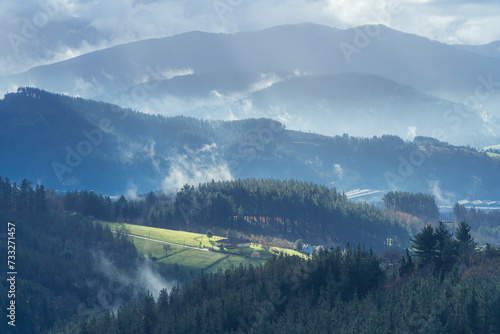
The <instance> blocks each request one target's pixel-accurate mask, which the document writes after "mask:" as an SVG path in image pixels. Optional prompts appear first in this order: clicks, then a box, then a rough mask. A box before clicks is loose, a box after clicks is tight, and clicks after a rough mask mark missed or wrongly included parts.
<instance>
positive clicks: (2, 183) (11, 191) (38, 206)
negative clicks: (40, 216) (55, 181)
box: [0, 177, 47, 214]
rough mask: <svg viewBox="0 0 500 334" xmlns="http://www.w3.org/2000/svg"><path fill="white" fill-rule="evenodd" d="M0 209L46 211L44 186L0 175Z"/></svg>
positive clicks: (21, 211) (9, 210)
mask: <svg viewBox="0 0 500 334" xmlns="http://www.w3.org/2000/svg"><path fill="white" fill-rule="evenodd" d="M0 210H1V211H4V212H10V213H17V212H19V213H32V214H35V213H42V212H46V211H47V201H46V193H45V187H44V186H43V185H38V184H37V185H35V186H33V184H32V183H31V182H30V181H28V180H26V179H23V180H22V181H21V183H20V184H17V183H15V182H11V181H10V180H9V179H8V178H5V179H3V178H2V177H0Z"/></svg>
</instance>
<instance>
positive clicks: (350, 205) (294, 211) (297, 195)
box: [60, 179, 410, 251]
mask: <svg viewBox="0 0 500 334" xmlns="http://www.w3.org/2000/svg"><path fill="white" fill-rule="evenodd" d="M61 201H62V202H61V203H60V204H61V205H62V206H63V207H64V209H65V210H69V211H76V212H80V213H82V214H83V215H92V216H94V217H95V218H99V219H103V220H111V221H125V222H133V223H136V224H144V225H150V226H156V227H164V228H175V229H182V230H193V231H198V232H205V231H206V230H207V229H212V230H216V231H220V232H221V233H225V234H234V233H236V234H239V235H241V234H244V235H246V236H251V235H266V236H273V237H279V238H282V239H287V240H290V241H292V242H294V241H295V240H297V239H303V241H304V242H307V243H312V244H320V245H332V246H342V247H344V246H345V245H346V244H347V242H350V241H351V242H356V243H360V244H363V245H365V246H366V247H373V248H374V249H376V250H377V251H383V250H384V249H386V248H390V247H397V248H400V249H402V248H404V247H407V246H408V244H409V238H410V235H409V232H408V229H407V228H406V227H405V226H403V225H401V224H400V223H399V222H398V220H396V219H395V218H393V217H392V216H390V215H388V214H386V213H384V212H383V211H382V210H381V209H379V208H376V207H374V206H373V205H368V204H365V203H354V202H350V201H348V200H347V198H346V196H345V195H344V194H341V193H338V192H337V191H336V190H335V189H332V188H328V187H325V186H319V185H316V184H313V183H307V182H299V181H294V180H287V181H279V180H262V179H259V180H258V179H245V180H235V181H224V182H214V181H212V182H208V183H203V184H199V185H198V186H196V187H195V186H189V185H185V186H184V187H183V188H182V189H181V190H180V191H179V192H178V193H177V194H176V195H175V196H174V197H173V198H170V197H168V196H165V195H164V194H155V193H153V192H150V193H148V194H147V195H146V196H145V197H144V198H143V199H142V200H135V201H133V200H132V201H129V200H127V199H125V197H124V196H121V197H120V198H119V199H118V200H117V201H112V200H111V199H110V198H109V197H104V196H100V195H96V194H95V193H92V192H87V191H83V192H68V193H66V194H65V195H64V196H63V198H62V199H61Z"/></svg>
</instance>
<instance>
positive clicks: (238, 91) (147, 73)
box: [0, 24, 500, 147]
mask: <svg viewBox="0 0 500 334" xmlns="http://www.w3.org/2000/svg"><path fill="white" fill-rule="evenodd" d="M464 48H465V47H461V46H453V45H445V44H442V43H438V42H435V41H431V40H429V39H426V38H423V37H419V36H416V35H412V34H407V33H403V32H400V31H396V30H393V29H390V28H388V27H385V26H382V25H377V26H361V27H357V28H352V29H345V30H339V29H333V28H330V27H327V26H321V25H315V24H299V25H285V26H278V27H273V28H268V29H265V30H262V31H256V32H241V33H236V34H213V33H204V32H189V33H183V34H179V35H175V36H171V37H165V38H156V39H149V40H143V41H139V42H133V43H128V44H124V45H119V46H115V47H112V48H108V49H104V50H100V51H95V52H92V53H89V54H85V55H82V56H79V57H75V58H72V59H69V60H66V61H63V62H59V63H55V64H51V65H46V66H40V67H35V68H32V69H30V70H29V71H27V72H24V73H20V74H17V75H11V76H4V77H0V87H2V91H4V92H5V91H12V90H13V88H15V87H19V86H28V85H30V86H37V87H40V88H42V89H45V90H50V91H53V92H57V93H63V94H69V95H76V96H81V97H84V98H92V99H97V100H101V101H105V102H110V103H115V104H118V105H120V106H123V107H131V108H134V109H136V110H140V111H144V112H148V113H153V114H162V115H166V116H175V115H180V114H183V115H189V116H192V117H197V118H203V119H222V120H232V119H235V118H237V119H241V118H249V117H267V118H273V119H277V120H281V121H282V120H283V119H286V118H287V117H288V118H290V119H291V121H290V122H289V124H287V126H289V127H290V128H291V129H295V130H299V129H304V127H303V126H299V124H303V123H304V120H305V119H307V122H306V127H307V130H311V131H314V132H318V133H322V134H325V135H337V134H342V133H344V132H349V133H351V132H352V131H351V130H352V128H355V129H358V128H359V126H358V124H354V125H352V126H350V127H349V126H348V125H351V124H347V126H348V127H347V128H344V130H343V131H342V132H338V131H339V127H340V125H342V127H343V126H344V125H346V124H345V122H340V124H339V126H337V127H328V126H326V125H325V123H332V119H331V118H329V117H326V118H325V113H328V112H331V113H334V114H335V115H338V114H341V113H343V114H344V117H348V118H351V119H352V118H354V117H362V118H366V122H365V123H370V124H373V127H374V128H376V129H377V130H378V131H375V130H374V129H372V128H370V127H363V129H364V130H365V131H366V132H365V133H364V134H363V135H364V136H373V135H381V134H384V133H388V134H396V133H397V134H398V135H401V133H400V132H407V131H408V127H409V126H411V127H412V129H414V128H416V130H414V131H416V133H417V135H423V136H435V134H433V133H432V130H435V128H436V127H434V128H432V129H430V130H429V128H430V127H432V126H429V125H428V124H434V123H435V122H441V123H443V122H445V127H444V128H443V130H444V131H446V132H447V133H448V138H447V141H449V142H451V143H453V144H458V145H462V144H466V145H474V146H477V147H479V146H487V145H493V144H497V142H498V139H497V137H496V136H497V135H496V134H497V133H498V121H497V119H496V117H498V116H499V115H498V111H497V110H498V105H499V101H500V97H499V94H498V79H497V78H500V71H499V68H500V59H498V58H496V57H491V52H493V51H491V52H490V51H488V50H493V49H494V46H491V47H490V46H488V47H486V46H485V47H479V46H478V47H470V48H465V49H464ZM481 50H483V51H481ZM484 50H485V51H484ZM363 75H366V76H365V77H364V78H363V77H362V76H363ZM368 75H372V76H373V77H370V78H368ZM297 77H299V78H297ZM340 78H342V80H345V81H346V82H347V84H346V85H343V84H342V83H341V84H340V88H341V89H339V83H338V81H339V79H340ZM387 80H390V81H392V83H389V84H388V81H387ZM335 81H337V82H335ZM311 82H315V83H311ZM277 83H280V85H279V87H277V88H276V89H273V88H274V87H273V85H275V84H277ZM318 86H321V87H324V88H325V90H323V94H320V96H317V95H315V94H313V93H314V91H311V89H312V87H314V89H315V90H317V89H318ZM389 86H393V87H395V88H394V89H388V88H390V87H389ZM384 88H385V89H384ZM262 90H264V92H262ZM319 90H321V88H320V89H319ZM361 90H362V91H363V92H364V93H365V94H361V95H362V96H360V93H362V92H360V91H361ZM410 90H412V91H411V92H410ZM335 92H342V94H341V95H340V94H335ZM367 92H371V93H372V94H366V93H367ZM273 93H277V94H278V95H277V96H275V95H274V94H273ZM408 94H410V96H408ZM283 95H284V96H285V97H288V98H290V100H294V103H292V102H290V100H286V101H283V99H282V97H283ZM264 97H265V98H266V100H265V102H263V101H262V100H261V99H262V98H264ZM361 97H363V98H367V99H366V100H363V101H364V104H361V105H360V103H359V101H360V98H361ZM408 97H409V98H410V99H409V101H411V103H406V104H404V103H402V104H398V102H399V101H404V100H405V99H406V98H408ZM294 98H295V99H294ZM296 100H299V101H298V102H299V103H298V105H296V103H295V102H296ZM453 103H461V104H464V105H466V106H467V107H464V106H463V105H456V104H453ZM469 107H470V108H472V109H470V108H469ZM469 109H470V110H469ZM396 110H397V115H398V117H392V118H389V116H391V115H390V114H394V113H395V112H396ZM374 111H375V113H374ZM353 112H356V114H355V115H354V116H352V113H353ZM385 113H388V115H385ZM345 114H347V116H346V115H345ZM384 116H387V117H384ZM415 118H419V121H420V123H424V122H425V124H427V126H425V125H423V126H419V125H420V123H419V124H418V125H417V123H415V122H412V121H413V120H414V119H415ZM325 119H326V120H327V122H325V121H323V120H325ZM389 119H390V122H387V120H389ZM471 119H472V121H471ZM458 123H460V124H458ZM457 124H458V125H459V126H462V128H460V129H458V130H457V128H456V127H457ZM463 125H467V126H466V127H465V128H463ZM401 129H404V131H403V130H401ZM457 131H459V132H460V133H462V134H463V133H464V132H465V135H460V134H458V133H453V132H457ZM471 134H472V135H471Z"/></svg>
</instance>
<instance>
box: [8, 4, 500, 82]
mask: <svg viewBox="0 0 500 334" xmlns="http://www.w3.org/2000/svg"><path fill="white" fill-rule="evenodd" d="M0 17H1V20H0V75H3V74H12V73H18V72H21V71H24V70H27V69H28V68H30V67H33V66H36V65H41V64H48V63H53V62H56V61H61V60H64V59H68V58H71V57H74V56H77V55H80V54H83V53H87V52H91V51H94V50H98V49H102V48H106V47H109V46H113V45H117V44H121V43H126V42H130V41H136V40H141V39H145V38H151V37H165V36H171V35H175V34H179V33H182V32H187V31H193V30H200V31H207V32H223V33H234V32H239V31H253V30H261V29H264V28H268V27H271V26H276V25H282V24H296V23H303V22H312V23H318V24H324V25H327V26H330V27H334V28H339V29H344V28H351V27H354V26H359V25H363V24H373V23H378V24H384V25H387V26H389V27H391V28H393V29H397V30H401V31H404V32H409V33H414V34H417V35H421V36H425V37H428V38H430V39H433V40H438V41H441V42H443V43H447V44H486V43H489V42H492V41H495V40H500V3H499V2H497V1H493V0H480V1H466V0H440V1H438V0H381V1H380V0H279V1H278V0H252V1H250V0H189V1H181V0H136V1H134V0H106V1H97V0H25V1H13V0H6V1H2V2H1V3H0Z"/></svg>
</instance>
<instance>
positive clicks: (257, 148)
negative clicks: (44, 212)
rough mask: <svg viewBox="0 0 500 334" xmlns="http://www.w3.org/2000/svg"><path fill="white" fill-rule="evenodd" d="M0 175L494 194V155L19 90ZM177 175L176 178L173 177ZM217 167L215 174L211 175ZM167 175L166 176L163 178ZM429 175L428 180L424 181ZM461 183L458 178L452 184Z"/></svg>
mask: <svg viewBox="0 0 500 334" xmlns="http://www.w3.org/2000/svg"><path fill="white" fill-rule="evenodd" d="M0 124H9V126H7V127H4V128H2V131H0V155H1V156H5V157H9V159H7V160H5V161H3V164H2V173H3V174H4V175H9V176H10V177H11V178H12V179H16V180H20V179H22V178H29V179H31V180H43V183H44V184H45V186H46V187H47V188H54V189H57V190H59V191H74V190H88V191H90V190H94V191H96V192H98V193H103V194H109V195H116V194H121V193H127V190H130V189H133V188H134V187H133V186H132V185H134V186H135V187H137V192H138V193H146V192H147V191H150V190H153V191H165V192H167V193H175V192H176V191H177V190H178V188H179V186H182V185H183V184H184V183H190V184H197V183H199V182H206V181H208V180H210V179H212V178H214V179H238V178H240V179H245V178H249V177H253V178H266V179H267V178H275V179H280V180H284V179H295V180H303V181H308V182H309V181H310V182H314V183H316V184H321V185H333V186H335V187H336V188H337V189H342V190H344V191H348V190H352V189H378V190H396V189H397V190H400V191H411V192H423V193H428V192H429V191H430V189H429V182H431V184H433V185H436V186H438V187H439V188H440V189H442V191H443V193H447V192H450V193H454V194H456V198H455V199H453V201H455V200H461V199H464V198H468V199H472V200H474V199H477V198H485V199H487V198H491V199H494V200H495V199H496V198H498V197H500V193H499V189H498V187H495V186H494V185H495V184H499V183H500V179H499V178H500V160H498V159H496V158H493V157H489V156H488V155H487V153H486V152H482V151H479V150H476V149H474V148H470V147H457V146H452V145H448V144H447V143H446V142H443V140H444V139H445V137H444V136H443V138H438V139H441V140H438V139H436V138H428V137H420V136H417V137H415V138H414V139H413V140H411V141H405V140H403V139H402V138H400V137H398V136H394V135H382V136H376V137H371V138H355V137H352V136H349V135H348V134H338V135H335V136H323V135H319V134H314V133H305V132H300V131H291V130H287V129H285V126H284V125H283V124H282V123H280V122H278V121H276V120H271V119H247V120H238V121H215V120H201V119H195V118H190V117H183V116H178V117H163V116H160V115H147V114H144V113H140V112H137V111H133V110H130V109H123V108H120V107H118V106H116V105H111V104H108V103H102V102H96V101H91V100H85V99H81V98H72V97H69V96H64V95H58V94H52V93H49V92H45V91H43V90H40V89H36V88H19V90H18V92H16V93H12V94H7V95H5V97H4V98H3V99H1V100H0ZM173 174H175V175H176V178H177V179H179V180H182V181H181V184H180V185H179V184H177V182H173V181H176V180H172V179H171V178H169V176H171V175H173ZM214 174H215V175H214ZM168 180H170V181H171V182H166V181H168ZM424 180H425V181H424ZM457 180H459V181H460V182H457Z"/></svg>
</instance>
